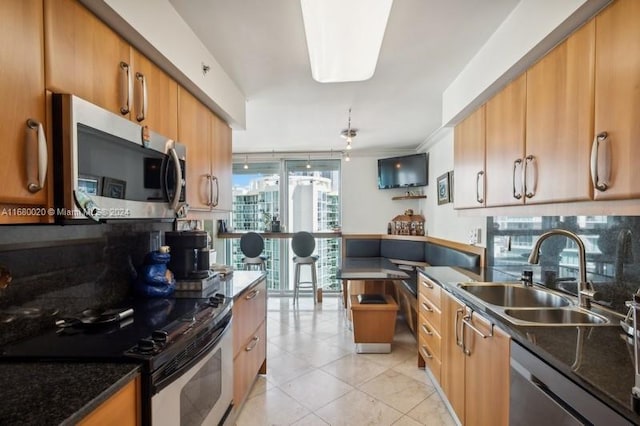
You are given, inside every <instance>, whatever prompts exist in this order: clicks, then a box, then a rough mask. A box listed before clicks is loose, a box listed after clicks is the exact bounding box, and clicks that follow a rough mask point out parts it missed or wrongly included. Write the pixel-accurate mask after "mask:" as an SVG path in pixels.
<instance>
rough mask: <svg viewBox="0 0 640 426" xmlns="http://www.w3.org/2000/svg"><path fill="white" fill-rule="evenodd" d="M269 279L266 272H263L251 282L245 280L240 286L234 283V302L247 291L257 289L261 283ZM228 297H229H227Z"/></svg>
mask: <svg viewBox="0 0 640 426" xmlns="http://www.w3.org/2000/svg"><path fill="white" fill-rule="evenodd" d="M266 277H267V274H266V273H265V272H262V273H261V274H260V275H259V276H258V277H257V278H255V279H253V280H250V279H246V280H243V281H242V282H241V283H240V284H237V283H234V284H233V288H232V289H231V292H232V293H233V294H232V297H233V300H234V301H235V300H237V299H238V297H240V295H242V294H243V293H245V292H246V291H247V290H249V289H251V288H253V287H255V286H256V285H257V284H258V283H259V282H260V281H262V280H264V279H265V278H266ZM227 297H228V296H227Z"/></svg>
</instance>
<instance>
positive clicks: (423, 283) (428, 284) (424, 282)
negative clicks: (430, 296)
mask: <svg viewBox="0 0 640 426" xmlns="http://www.w3.org/2000/svg"><path fill="white" fill-rule="evenodd" d="M421 282H422V285H424V286H425V287H426V288H428V289H433V284H431V283H430V282H429V281H427V280H423V281H421Z"/></svg>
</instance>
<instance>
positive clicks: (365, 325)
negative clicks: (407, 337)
mask: <svg viewBox="0 0 640 426" xmlns="http://www.w3.org/2000/svg"><path fill="white" fill-rule="evenodd" d="M384 298H385V303H371V304H362V303H360V302H359V301H358V296H357V295H351V311H352V316H353V341H354V342H355V344H356V352H357V353H359V354H360V353H377V354H378V353H389V352H391V342H393V335H394V333H395V329H396V314H397V312H398V304H397V303H396V302H395V300H393V297H391V296H390V295H388V294H386V295H384Z"/></svg>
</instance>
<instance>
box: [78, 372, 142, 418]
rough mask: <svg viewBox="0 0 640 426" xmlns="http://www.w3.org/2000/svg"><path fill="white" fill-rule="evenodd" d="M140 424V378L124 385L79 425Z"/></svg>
mask: <svg viewBox="0 0 640 426" xmlns="http://www.w3.org/2000/svg"><path fill="white" fill-rule="evenodd" d="M139 424H141V408H140V376H137V377H136V378H135V379H133V380H131V381H130V382H129V383H128V384H126V385H124V386H123V387H122V389H120V390H119V391H117V392H116V393H115V394H114V395H113V396H111V397H110V398H109V399H107V400H106V401H105V402H103V403H102V404H100V405H99V406H98V408H96V409H95V410H93V411H92V412H91V413H89V414H88V415H87V416H86V417H85V418H84V419H82V420H80V422H79V423H78V425H79V426H98V425H118V426H136V425H139Z"/></svg>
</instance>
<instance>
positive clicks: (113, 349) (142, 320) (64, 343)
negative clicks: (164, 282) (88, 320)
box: [0, 298, 207, 360]
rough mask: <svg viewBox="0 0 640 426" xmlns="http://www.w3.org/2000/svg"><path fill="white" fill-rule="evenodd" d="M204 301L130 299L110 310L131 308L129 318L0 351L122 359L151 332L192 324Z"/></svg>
mask: <svg viewBox="0 0 640 426" xmlns="http://www.w3.org/2000/svg"><path fill="white" fill-rule="evenodd" d="M206 304H207V299H175V298H170V299H146V300H135V299H132V300H130V301H128V302H126V303H123V304H121V305H120V306H117V307H113V308H118V309H119V308H122V310H125V309H126V308H133V310H134V313H133V315H132V316H130V317H128V318H125V319H123V320H120V321H115V322H109V323H107V324H102V325H85V324H79V325H77V326H73V327H57V326H56V325H55V319H54V318H52V319H51V322H52V324H51V325H52V326H51V327H50V328H49V329H48V330H47V331H45V332H44V333H42V334H40V335H38V336H35V337H31V338H27V339H24V340H21V341H17V342H14V343H10V344H7V345H5V346H4V347H2V348H0V356H1V357H2V358H3V359H5V360H9V359H16V360H24V359H38V360H46V359H89V358H90V359H92V360H117V359H125V358H124V356H123V353H124V351H126V350H127V349H130V348H131V347H132V346H134V345H135V344H136V343H137V342H138V340H140V339H141V338H145V337H148V336H150V335H151V333H152V332H153V331H154V330H159V329H163V328H169V327H170V326H171V324H175V323H176V322H178V321H185V322H188V321H191V320H192V319H193V317H194V315H195V314H196V313H197V312H199V311H200V310H202V309H204V307H205V306H206Z"/></svg>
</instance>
